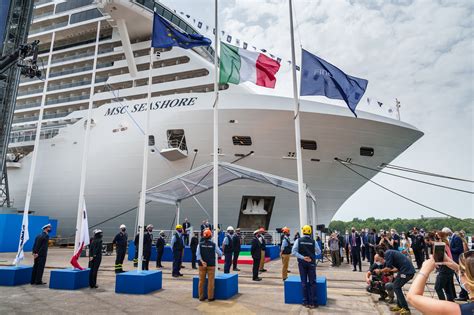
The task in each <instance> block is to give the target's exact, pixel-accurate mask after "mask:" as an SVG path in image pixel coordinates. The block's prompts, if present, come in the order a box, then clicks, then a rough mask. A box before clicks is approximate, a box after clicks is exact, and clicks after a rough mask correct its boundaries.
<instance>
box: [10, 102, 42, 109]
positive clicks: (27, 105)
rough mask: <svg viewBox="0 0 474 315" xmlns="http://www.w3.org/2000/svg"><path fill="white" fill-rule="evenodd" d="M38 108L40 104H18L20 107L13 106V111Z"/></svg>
mask: <svg viewBox="0 0 474 315" xmlns="http://www.w3.org/2000/svg"><path fill="white" fill-rule="evenodd" d="M39 106H41V102H33V103H25V104H20V105H19V104H17V105H16V106H15V110H18V109H26V108H32V107H39Z"/></svg>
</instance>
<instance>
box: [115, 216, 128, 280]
mask: <svg viewBox="0 0 474 315" xmlns="http://www.w3.org/2000/svg"><path fill="white" fill-rule="evenodd" d="M112 244H114V245H115V251H116V253H117V255H116V256H115V273H121V272H123V260H124V259H125V253H126V252H127V244H128V234H127V227H126V226H125V224H122V225H120V232H118V233H117V235H115V237H114V240H113V241H112Z"/></svg>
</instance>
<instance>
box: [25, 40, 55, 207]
mask: <svg viewBox="0 0 474 315" xmlns="http://www.w3.org/2000/svg"><path fill="white" fill-rule="evenodd" d="M55 38H56V32H53V34H52V35H51V45H50V46H49V56H48V66H47V68H46V79H45V81H44V85H43V95H42V96H41V107H40V111H39V116H38V122H37V124H36V136H35V144H34V149H33V156H32V157H31V166H30V174H29V177H28V186H27V188H26V199H25V209H24V210H25V211H24V214H25V213H26V215H28V211H30V201H31V191H32V190H33V180H34V177H35V171H36V160H37V159H38V151H39V144H40V138H41V124H42V122H43V113H44V105H45V102H46V91H47V90H48V79H49V70H50V69H51V67H50V66H51V59H52V55H53V47H54V39H55Z"/></svg>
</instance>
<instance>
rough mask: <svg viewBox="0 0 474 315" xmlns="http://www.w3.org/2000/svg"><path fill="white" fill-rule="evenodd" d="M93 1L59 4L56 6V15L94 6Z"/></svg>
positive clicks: (78, 0) (81, 0)
mask: <svg viewBox="0 0 474 315" xmlns="http://www.w3.org/2000/svg"><path fill="white" fill-rule="evenodd" d="M92 2H94V1H93V0H74V1H64V2H62V3H58V5H57V6H56V14H58V13H60V12H64V11H68V10H72V9H76V8H80V7H84V6H86V5H89V4H92Z"/></svg>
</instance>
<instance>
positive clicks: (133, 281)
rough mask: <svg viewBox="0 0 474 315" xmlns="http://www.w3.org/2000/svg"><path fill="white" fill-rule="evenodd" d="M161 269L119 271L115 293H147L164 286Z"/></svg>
mask: <svg viewBox="0 0 474 315" xmlns="http://www.w3.org/2000/svg"><path fill="white" fill-rule="evenodd" d="M162 281H163V275H162V273H161V271H160V270H143V271H141V272H138V271H137V270H133V271H127V272H124V273H119V274H117V276H116V277H115V293H126V294H147V293H150V292H153V291H156V290H160V289H161V287H162Z"/></svg>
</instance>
